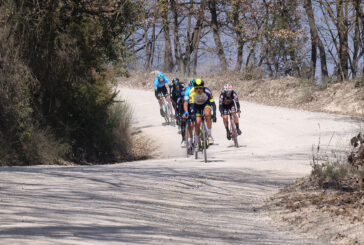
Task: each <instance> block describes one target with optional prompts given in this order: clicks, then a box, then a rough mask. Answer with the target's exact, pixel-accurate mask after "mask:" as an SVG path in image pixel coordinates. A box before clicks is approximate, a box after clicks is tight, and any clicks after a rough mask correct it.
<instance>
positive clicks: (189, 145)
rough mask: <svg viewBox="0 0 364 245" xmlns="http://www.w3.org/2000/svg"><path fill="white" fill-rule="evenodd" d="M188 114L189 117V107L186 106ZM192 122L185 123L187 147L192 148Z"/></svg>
mask: <svg viewBox="0 0 364 245" xmlns="http://www.w3.org/2000/svg"><path fill="white" fill-rule="evenodd" d="M187 110H188V113H189V114H190V115H191V108H190V105H189V104H188V105H187ZM193 124H194V122H192V121H188V123H187V138H188V147H192V130H193Z"/></svg>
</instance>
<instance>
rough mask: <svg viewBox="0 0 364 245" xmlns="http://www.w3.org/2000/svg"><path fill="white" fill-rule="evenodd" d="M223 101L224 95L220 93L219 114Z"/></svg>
mask: <svg viewBox="0 0 364 245" xmlns="http://www.w3.org/2000/svg"><path fill="white" fill-rule="evenodd" d="M223 101H224V95H222V94H221V95H220V98H219V111H220V114H222V102H223Z"/></svg>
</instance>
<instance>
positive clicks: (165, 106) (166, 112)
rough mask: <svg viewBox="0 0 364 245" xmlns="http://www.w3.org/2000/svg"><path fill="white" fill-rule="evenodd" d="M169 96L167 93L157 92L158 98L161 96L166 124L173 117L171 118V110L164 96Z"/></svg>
mask: <svg viewBox="0 0 364 245" xmlns="http://www.w3.org/2000/svg"><path fill="white" fill-rule="evenodd" d="M167 96H169V94H166V95H164V94H163V93H159V94H158V98H161V97H162V100H163V101H162V109H163V112H164V120H165V121H166V123H167V124H169V123H171V122H172V120H173V118H172V112H171V110H170V108H169V105H168V101H167V99H166V97H167Z"/></svg>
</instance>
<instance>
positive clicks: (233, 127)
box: [229, 110, 239, 148]
mask: <svg viewBox="0 0 364 245" xmlns="http://www.w3.org/2000/svg"><path fill="white" fill-rule="evenodd" d="M229 119H230V129H229V130H230V134H231V137H232V138H233V140H234V145H235V147H236V148H238V147H239V142H238V131H237V130H236V125H235V122H234V117H233V113H232V112H231V110H229Z"/></svg>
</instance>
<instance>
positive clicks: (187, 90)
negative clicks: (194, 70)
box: [184, 86, 191, 102]
mask: <svg viewBox="0 0 364 245" xmlns="http://www.w3.org/2000/svg"><path fill="white" fill-rule="evenodd" d="M190 92H191V87H190V86H187V87H186V88H185V94H184V100H185V102H189V101H190Z"/></svg>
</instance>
